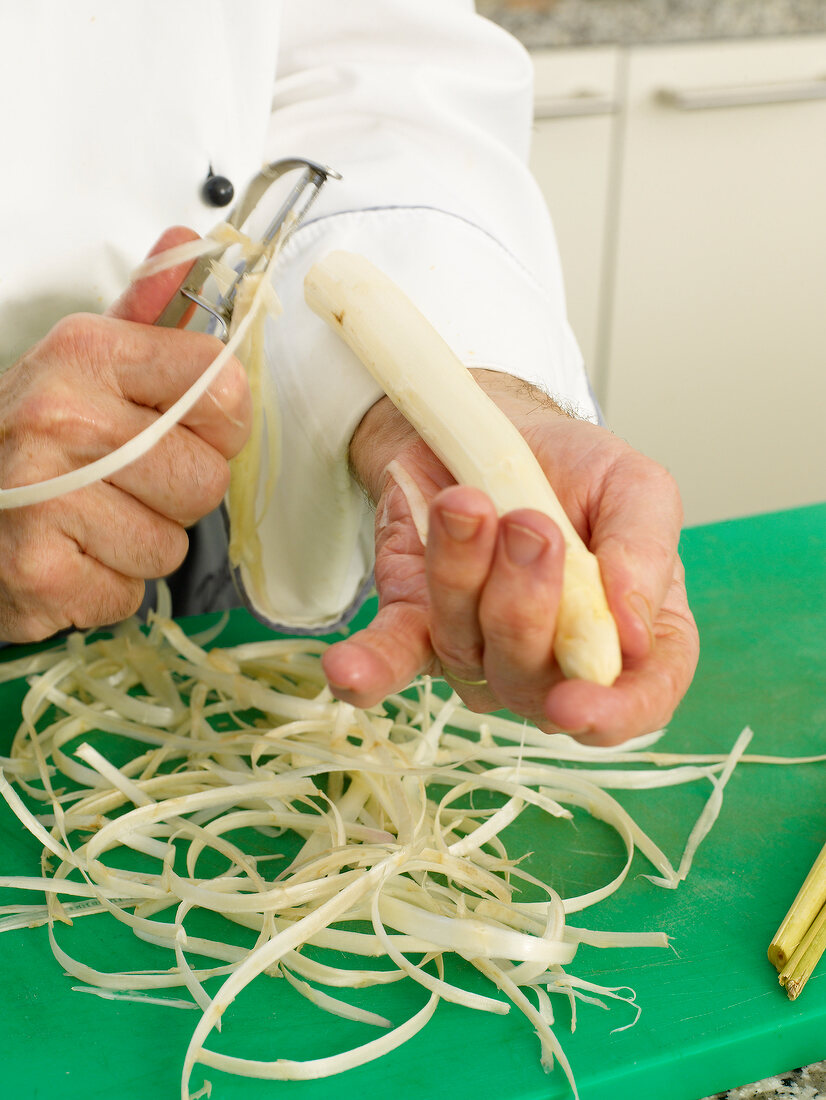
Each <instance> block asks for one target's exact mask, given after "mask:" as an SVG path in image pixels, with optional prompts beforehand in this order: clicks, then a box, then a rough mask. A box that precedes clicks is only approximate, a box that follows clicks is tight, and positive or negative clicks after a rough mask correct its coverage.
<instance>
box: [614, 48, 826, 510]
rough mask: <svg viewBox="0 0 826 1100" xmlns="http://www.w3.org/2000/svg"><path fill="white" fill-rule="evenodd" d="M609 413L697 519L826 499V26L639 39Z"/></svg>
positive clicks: (625, 166)
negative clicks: (671, 481) (719, 37)
mask: <svg viewBox="0 0 826 1100" xmlns="http://www.w3.org/2000/svg"><path fill="white" fill-rule="evenodd" d="M627 96H628V101H627V105H628V116H627V126H626V131H625V134H624V141H623V157H622V172H621V182H620V188H621V191H620V202H619V223H618V240H617V253H616V257H615V266H614V270H613V302H612V309H611V334H610V368H609V376H608V380H607V389H606V394H605V411H606V415H607V418H608V421H609V423H610V424H611V426H612V428H613V429H614V430H615V431H616V432H617V433H618V434H620V435H622V436H624V437H625V438H626V439H628V440H629V441H630V442H631V443H632V444H633V445H634V446H636V447H637V448H638V449H640V450H642V451H644V452H646V453H648V454H650V455H651V456H652V457H654V458H656V459H658V460H660V461H661V462H663V463H664V464H665V465H666V466H667V467H668V468H669V469H670V470H671V471H672V473H673V474H674V475H675V476H676V478H677V480H678V482H679V483H680V486H681V488H682V492H683V497H684V502H685V509H686V520H687V522H688V523H699V522H706V521H711V520H717V519H721V518H725V517H729V516H737V515H746V514H749V513H754V512H759V511H767V510H773V509H777V508H786V507H791V506H795V505H800V504H806V503H810V502H813V501H817V500H824V499H826V444H824V441H823V435H824V419H825V418H826V38H824V37H822V36H812V37H810V38H790V39H776V40H764V41H760V42H747V43H731V42H729V43H716V44H702V45H695V46H679V47H671V48H665V47H659V48H653V49H650V50H649V49H637V50H634V51H632V54H631V57H630V65H629V77H628V88H627Z"/></svg>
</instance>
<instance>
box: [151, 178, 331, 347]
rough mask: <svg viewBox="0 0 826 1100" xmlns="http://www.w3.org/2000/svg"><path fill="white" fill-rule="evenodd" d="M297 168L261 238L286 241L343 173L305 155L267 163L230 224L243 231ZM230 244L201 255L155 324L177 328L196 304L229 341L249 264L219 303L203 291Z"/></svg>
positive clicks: (223, 337)
mask: <svg viewBox="0 0 826 1100" xmlns="http://www.w3.org/2000/svg"><path fill="white" fill-rule="evenodd" d="M296 169H302V172H301V175H300V176H299V178H298V179H297V180H296V182H295V184H294V185H293V187H292V189H291V190H290V192H289V194H288V195H287V197H286V198H285V199H284V201H283V202H282V204H281V206H280V207H279V209H278V211H277V213H276V214H275V216H274V217H273V219H272V221H271V222H270V224H269V225H268V226H267V229H266V231H265V233H264V234H263V236H262V238H261V243H262V245H264V246H265V247H266V246H267V245H268V244H270V243H271V242H272V240H273V239H274V237H275V236H276V234H277V233H279V231H282V230H283V234H282V240H286V239H287V238H288V237H289V236H290V235H291V234H292V233H293V232H294V231H295V229H296V228H297V227H298V226H299V224H300V223H301V221H302V220H303V219H304V217H305V215H306V213H307V211H308V210H309V209H310V207H311V206H312V204H313V203H314V202H315V199H316V197H317V195H318V193H319V191H320V190H321V188H322V186H323V185H324V183H325V182H326V181H327V180H328V179H341V175H340V174H339V173H338V172H336V171H335V169H333V168H329V167H327V166H326V165H323V164H318V163H317V162H316V161H313V160H307V159H306V158H304V157H286V158H284V159H283V160H275V161H273V162H272V163H271V164H267V165H266V166H265V167H264V168H262V169H261V171H260V172H259V173H258V175H256V176H255V177H254V178H253V179H252V180H251V181H250V183H249V184H248V185H247V188H246V190H245V191H244V193H243V195H242V196H241V198H240V199H239V201H238V202H237V204H236V205H235V206H234V207H233V209H232V212H231V213H230V215H229V217H228V218H227V219H226V220H227V224H228V225H231V226H232V227H233V228H234V229H239V230H240V229H241V228H242V226H243V225H244V224H245V223H246V221H247V219H248V218H249V216H250V215H251V214H252V212H253V210H255V208H256V206H257V205H258V203H259V202H260V201H261V199H262V198H263V197H264V195H265V194H266V192H267V191H268V190H269V189H270V187H271V186H272V185H273V184H274V183H275V181H276V180H278V179H280V178H281V177H282V176H283V175H285V174H286V173H287V172H292V171H294V170H296ZM227 247H229V246H228V245H227V246H226V247H225V248H224V249H222V250H220V251H218V252H212V253H210V255H209V256H201V257H199V258H198V259H197V260H196V261H195V263H194V264H193V265H192V268H191V269H190V272H189V274H188V275H187V277H186V279H185V280H184V281H183V283H182V284H181V286H180V287H179V289H178V292H177V294H175V295H174V296H173V298H172V299H171V301H170V302H169V303H168V305H167V306H166V308H165V309H164V311H163V313H162V314H161V315H160V317H159V318H158V320H157V321H156V322H155V323H156V324H158V325H162V326H163V327H165V328H178V326H179V325H180V323H181V321H182V320H183V318H184V316H185V314H186V312H187V310H189V309H190V308H191V307H192V305H193V304H194V305H196V306H199V307H200V308H201V309H205V310H206V311H207V313H209V314H211V315H212V316H213V317H214V318H215V320H216V321H217V322H218V324H219V325H220V326H221V329H222V330H223V331H222V334H221V335H222V339H224V340H226V338H227V336H228V335H229V322H230V319H231V317H232V309H233V305H234V303H235V292H236V290H237V288H238V284H239V282H240V281H241V279H242V278H243V276H244V275H245V274H246V272H247V269H246V265H244V266H243V267H242V268H241V269H240V270H239V272H238V274H237V275H236V277H235V279H234V281H233V283H232V284H231V286H230V287H229V289H228V290H227V292H226V294H224V295H223V297H222V299H221V301H220V302H212V301H209V299H207V298H204V297H203V296H202V291H203V288H204V284H205V283H206V281H207V279H208V277H209V275H210V271H211V267H212V263H213V261H214V260H215V259H217V258H219V257H220V256H222V255H223V254H224V252H225V251H226V248H227Z"/></svg>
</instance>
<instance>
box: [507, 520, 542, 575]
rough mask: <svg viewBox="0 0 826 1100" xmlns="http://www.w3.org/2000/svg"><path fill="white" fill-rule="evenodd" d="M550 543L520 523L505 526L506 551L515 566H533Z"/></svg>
mask: <svg viewBox="0 0 826 1100" xmlns="http://www.w3.org/2000/svg"><path fill="white" fill-rule="evenodd" d="M547 545H548V541H547V539H545V538H543V536H542V535H537V533H536V532H535V531H532V530H531V529H530V528H529V527H522V525H521V524H519V523H506V524H505V550H506V551H507V555H508V557H509V558H510V560H511V561H512V562H513V564H514V565H531V564H532V563H533V562H535V561H536V559H537V558H538V557H539V555H540V554H541V553H542V551H543V550H544V549H545V548H546V547H547Z"/></svg>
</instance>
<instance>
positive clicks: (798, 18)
mask: <svg viewBox="0 0 826 1100" xmlns="http://www.w3.org/2000/svg"><path fill="white" fill-rule="evenodd" d="M476 8H477V11H478V12H479V14H480V15H485V16H487V17H488V18H489V19H492V20H493V21H494V22H495V23H499V24H501V25H502V26H503V27H505V28H506V29H507V30H509V31H510V32H511V33H512V34H513V35H515V37H516V38H518V39H519V40H520V41H521V42H522V43H523V44H524V45H525V46H527V47H528V48H529V49H543V48H548V47H554V46H568V47H570V46H596V45H607V44H620V45H642V44H653V43H667V42H692V41H702V40H708V39H716V38H757V37H767V36H773V35H787V34H815V33H826V3H824V2H823V0H477V3H476Z"/></svg>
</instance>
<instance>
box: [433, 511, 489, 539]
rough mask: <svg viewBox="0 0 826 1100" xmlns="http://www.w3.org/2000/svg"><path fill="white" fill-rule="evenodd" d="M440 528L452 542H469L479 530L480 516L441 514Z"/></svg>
mask: <svg viewBox="0 0 826 1100" xmlns="http://www.w3.org/2000/svg"><path fill="white" fill-rule="evenodd" d="M441 515H442V526H443V527H444V529H445V531H447V533H448V535H450V537H451V538H452V539H453V541H454V542H469V541H470V539H472V538H473V536H474V535H475V534H476V532H477V531H478V530H479V525H480V524H481V522H482V519H481V517H480V516H468V515H465V514H464V513H463V512H447V511H445V512H442V514H441Z"/></svg>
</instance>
